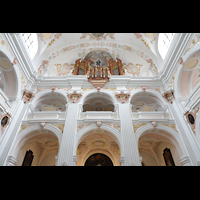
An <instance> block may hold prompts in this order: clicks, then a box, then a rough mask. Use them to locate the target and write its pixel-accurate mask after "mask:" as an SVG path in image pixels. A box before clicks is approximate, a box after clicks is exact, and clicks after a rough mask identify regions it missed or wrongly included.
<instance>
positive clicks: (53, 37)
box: [32, 33, 162, 76]
mask: <svg viewBox="0 0 200 200" xmlns="http://www.w3.org/2000/svg"><path fill="white" fill-rule="evenodd" d="M109 34H111V36H110V35H108V34H107V35H106V34H104V36H103V37H102V38H101V37H100V38H95V37H94V36H93V35H92V34H91V33H88V34H85V33H52V34H50V33H37V36H38V51H37V53H36V55H35V57H34V58H33V61H32V62H33V65H34V68H35V70H36V71H38V68H39V67H40V65H41V63H42V61H44V60H48V68H49V70H50V71H51V76H58V73H57V71H56V67H55V64H61V65H63V64H65V63H68V64H69V65H70V64H74V63H75V61H76V60H77V59H79V58H84V57H85V55H86V54H87V53H88V52H90V51H91V50H95V49H103V50H107V51H108V52H109V53H110V54H111V55H112V56H113V57H115V58H116V57H117V58H119V59H121V60H122V62H123V63H125V64H128V63H132V64H141V65H143V66H145V67H149V63H148V61H147V60H148V59H152V60H153V63H154V64H155V66H156V67H157V68H158V71H160V70H161V66H162V59H161V57H160V56H158V55H157V54H158V53H157V52H158V51H157V39H158V34H156V33H141V34H139V37H138V35H136V34H134V33H114V34H113V33H109ZM104 38H105V39H104ZM150 74H151V73H150ZM140 75H141V74H140ZM47 76H48V75H47ZM141 76H146V75H145V73H144V75H141ZM148 76H153V74H152V75H148Z"/></svg>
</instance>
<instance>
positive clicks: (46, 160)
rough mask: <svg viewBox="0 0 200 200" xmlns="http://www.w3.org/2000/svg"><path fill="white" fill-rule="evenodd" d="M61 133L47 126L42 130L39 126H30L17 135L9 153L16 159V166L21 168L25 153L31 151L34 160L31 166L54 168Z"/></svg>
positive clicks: (53, 127) (51, 126)
mask: <svg viewBox="0 0 200 200" xmlns="http://www.w3.org/2000/svg"><path fill="white" fill-rule="evenodd" d="M61 138H62V133H61V131H60V130H59V129H58V128H56V127H55V126H53V125H50V124H47V125H46V126H45V127H44V129H41V127H40V125H34V126H30V127H28V128H26V129H24V130H22V131H21V132H20V133H18V135H17V137H16V138H15V141H14V142H13V146H12V149H11V152H10V156H13V157H14V158H16V159H17V163H16V166H21V165H22V162H23V159H24V157H25V154H26V151H29V150H31V151H32V152H33V155H34V158H33V162H32V165H31V166H54V165H55V164H56V161H55V156H56V155H57V154H58V149H59V143H60V141H61Z"/></svg>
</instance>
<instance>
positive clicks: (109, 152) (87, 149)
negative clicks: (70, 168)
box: [76, 129, 121, 166]
mask: <svg viewBox="0 0 200 200" xmlns="http://www.w3.org/2000/svg"><path fill="white" fill-rule="evenodd" d="M97 154H98V155H105V156H107V157H108V158H109V159H110V160H111V162H109V161H108V159H107V158H105V156H104V158H105V160H106V161H105V163H104V161H103V158H101V159H100V160H102V161H100V160H98V156H97ZM76 155H77V158H78V162H77V166H84V165H85V164H87V165H88V166H89V165H90V164H91V165H93V166H94V165H95V163H96V165H95V166H97V165H98V164H100V165H102V164H103V163H104V164H106V165H107V164H108V163H110V164H111V163H112V164H113V166H120V163H119V159H120V156H121V153H120V147H119V142H118V141H117V139H116V138H115V137H114V136H113V135H112V134H111V133H110V132H108V131H106V130H103V129H93V130H91V131H89V132H87V133H86V134H84V135H83V136H82V137H81V139H80V142H79V143H78V147H77V152H76ZM93 155H95V156H93ZM92 156H93V157H92ZM96 156H97V157H96ZM90 157H91V158H90ZM100 157H101V156H100ZM88 159H89V161H88V162H87V160H88ZM92 159H93V161H92ZM94 160H96V161H94ZM98 161H100V162H99V163H98Z"/></svg>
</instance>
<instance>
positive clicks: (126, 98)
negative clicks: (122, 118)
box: [115, 91, 131, 103]
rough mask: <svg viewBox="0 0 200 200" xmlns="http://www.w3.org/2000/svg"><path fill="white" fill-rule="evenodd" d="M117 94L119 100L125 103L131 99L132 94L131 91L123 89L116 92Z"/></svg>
mask: <svg viewBox="0 0 200 200" xmlns="http://www.w3.org/2000/svg"><path fill="white" fill-rule="evenodd" d="M115 96H116V98H117V100H118V101H119V102H121V103H125V102H128V101H129V97H130V96H131V95H130V93H124V91H121V92H120V93H116V94H115Z"/></svg>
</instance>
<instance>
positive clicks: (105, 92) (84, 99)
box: [79, 88, 118, 105]
mask: <svg viewBox="0 0 200 200" xmlns="http://www.w3.org/2000/svg"><path fill="white" fill-rule="evenodd" d="M92 93H97V90H96V89H92V90H89V91H87V92H85V93H84V94H83V96H82V98H81V101H80V102H79V103H80V104H84V102H85V101H86V99H87V97H88V96H89V95H91V94H92ZM99 93H104V94H106V95H108V96H109V97H110V98H111V100H112V102H113V105H116V104H118V102H117V99H116V97H115V95H114V94H112V93H110V92H109V91H107V90H105V89H103V88H102V89H101V90H100V92H99Z"/></svg>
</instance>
